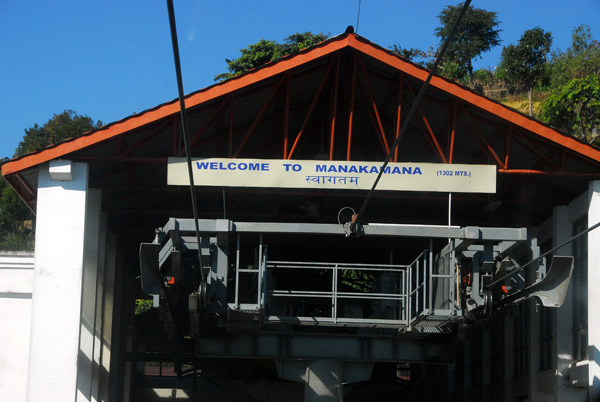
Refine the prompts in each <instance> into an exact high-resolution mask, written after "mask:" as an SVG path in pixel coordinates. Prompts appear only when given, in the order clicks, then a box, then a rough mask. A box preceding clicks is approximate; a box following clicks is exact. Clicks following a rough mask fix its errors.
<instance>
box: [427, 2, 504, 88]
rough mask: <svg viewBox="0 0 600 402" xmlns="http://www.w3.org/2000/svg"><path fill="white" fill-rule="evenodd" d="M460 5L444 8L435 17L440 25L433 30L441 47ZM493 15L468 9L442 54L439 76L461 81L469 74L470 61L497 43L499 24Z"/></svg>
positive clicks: (459, 9)
mask: <svg viewBox="0 0 600 402" xmlns="http://www.w3.org/2000/svg"><path fill="white" fill-rule="evenodd" d="M463 4H464V3H461V4H459V5H457V6H446V8H444V9H443V10H442V12H441V13H440V15H439V16H438V18H439V20H440V23H441V26H439V27H437V28H436V29H435V34H436V36H437V37H439V38H440V43H441V44H443V43H444V42H445V41H446V40H447V39H448V36H449V35H450V32H451V30H452V26H453V25H454V22H455V21H456V20H457V19H458V16H459V15H460V11H461V9H462V7H463ZM497 15H498V13H496V12H493V11H486V10H482V9H480V8H474V7H472V6H469V8H468V10H467V12H466V13H465V15H464V17H463V19H462V21H461V22H460V24H459V26H458V28H457V30H456V33H455V34H454V37H453V38H452V41H451V42H450V43H449V45H448V49H447V50H446V54H445V55H444V59H443V62H442V65H441V72H442V74H443V75H445V76H447V77H448V78H452V79H464V78H465V77H466V76H469V75H471V73H472V72H473V64H472V62H473V59H475V58H477V57H481V53H483V52H487V51H488V50H490V49H491V48H492V47H494V46H497V45H499V44H500V30H499V29H498V25H499V24H500V22H499V21H498V17H497ZM440 47H441V45H440Z"/></svg>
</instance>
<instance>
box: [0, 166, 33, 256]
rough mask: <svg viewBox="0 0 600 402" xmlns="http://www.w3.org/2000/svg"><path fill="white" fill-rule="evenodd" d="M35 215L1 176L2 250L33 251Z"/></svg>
mask: <svg viewBox="0 0 600 402" xmlns="http://www.w3.org/2000/svg"><path fill="white" fill-rule="evenodd" d="M31 225H33V213H32V212H31V211H30V210H29V208H28V207H27V206H26V205H25V203H24V202H23V201H21V199H20V198H19V196H18V195H17V193H16V192H15V191H14V190H13V189H12V187H10V185H9V184H8V183H7V182H6V180H5V179H4V177H2V176H0V250H4V251H7V250H21V251H23V250H26V251H29V250H33V233H32V226H31Z"/></svg>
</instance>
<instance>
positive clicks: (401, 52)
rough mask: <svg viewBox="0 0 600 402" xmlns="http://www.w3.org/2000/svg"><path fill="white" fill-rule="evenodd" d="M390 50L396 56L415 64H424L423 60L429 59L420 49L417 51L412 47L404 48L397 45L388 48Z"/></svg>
mask: <svg viewBox="0 0 600 402" xmlns="http://www.w3.org/2000/svg"><path fill="white" fill-rule="evenodd" d="M390 50H391V51H392V52H393V53H396V54H397V55H398V56H402V57H404V58H406V59H408V60H410V61H413V62H415V63H419V64H424V62H425V60H427V58H428V57H429V56H428V54H427V53H426V52H424V51H422V50H421V49H417V48H414V47H411V48H405V47H402V46H400V45H398V44H394V45H392V46H390Z"/></svg>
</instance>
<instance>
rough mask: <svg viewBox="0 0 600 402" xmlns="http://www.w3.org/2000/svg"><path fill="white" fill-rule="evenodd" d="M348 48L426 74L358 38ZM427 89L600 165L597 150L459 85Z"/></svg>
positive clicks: (439, 80) (437, 81)
mask: <svg viewBox="0 0 600 402" xmlns="http://www.w3.org/2000/svg"><path fill="white" fill-rule="evenodd" d="M349 45H350V46H352V47H353V48H355V49H356V50H358V51H360V52H362V53H364V54H367V55H369V56H371V57H373V58H375V59H377V60H379V61H381V62H383V63H385V64H388V65H389V66H391V67H394V68H396V69H398V70H400V71H403V72H405V73H407V74H409V75H412V76H414V77H416V78H419V79H421V80H423V81H425V80H426V79H427V75H428V73H429V72H428V71H427V70H425V69H423V68H420V67H419V66H418V65H415V64H413V63H411V62H409V61H405V60H404V59H402V58H401V57H399V56H397V55H395V54H393V53H391V52H389V51H387V50H385V49H383V48H380V47H379V46H377V45H375V44H373V43H371V42H369V41H366V40H365V39H363V38H361V37H351V38H350V40H349ZM430 85H431V86H433V87H435V88H438V89H440V90H442V91H444V92H447V93H449V94H451V95H454V96H455V97H457V98H460V99H462V100H464V101H466V102H468V103H470V104H472V105H474V106H476V107H478V108H480V109H482V110H485V111H487V112H489V113H492V114H494V115H496V116H498V117H500V118H502V119H504V120H507V121H509V122H511V123H512V124H515V125H516V126H519V127H522V128H524V129H526V130H528V131H531V132H533V133H535V134H538V135H540V136H542V137H544V138H546V139H548V140H550V141H552V142H555V143H557V144H559V145H562V146H564V147H566V148H569V149H570V150H572V151H574V152H577V153H579V154H581V155H583V156H586V157H588V158H590V159H593V160H595V161H598V162H600V150H598V149H596V148H595V147H592V146H590V145H588V144H586V143H584V142H582V141H580V140H578V139H576V138H573V137H571V136H569V135H566V134H562V133H560V132H558V131H556V130H555V129H553V128H551V127H549V126H546V125H545V124H543V123H541V122H539V121H537V120H535V119H533V118H530V117H529V116H525V115H523V114H521V113H520V112H517V111H516V110H513V109H511V108H509V107H507V106H504V105H502V104H501V103H498V102H496V101H493V100H491V99H488V98H486V97H484V96H482V95H479V94H477V93H475V92H473V91H472V90H471V89H469V88H466V87H463V86H462V85H460V84H457V83H455V82H453V81H449V80H447V79H445V78H443V77H440V76H433V77H432V79H431V82H430Z"/></svg>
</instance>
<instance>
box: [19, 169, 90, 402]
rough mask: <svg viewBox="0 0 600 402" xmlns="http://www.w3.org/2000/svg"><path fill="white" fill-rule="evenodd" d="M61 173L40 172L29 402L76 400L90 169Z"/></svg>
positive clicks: (28, 382)
mask: <svg viewBox="0 0 600 402" xmlns="http://www.w3.org/2000/svg"><path fill="white" fill-rule="evenodd" d="M60 162H63V161H60ZM50 164H53V163H52V162H51V163H50ZM65 166H66V168H65ZM62 168H63V169H62V173H64V172H65V170H68V174H63V175H58V176H57V175H54V174H52V175H51V172H50V168H49V164H43V165H40V166H39V176H38V197H37V226H36V250H35V269H34V280H33V301H32V322H31V341H30V353H29V367H28V378H27V401H29V402H38V401H57V402H58V401H60V402H71V401H75V399H76V386H77V362H78V354H79V335H80V326H81V297H82V291H81V288H82V279H83V257H84V239H85V226H86V201H87V193H88V167H87V165H86V164H83V163H72V164H68V163H67V164H63V165H62ZM59 170H60V169H59Z"/></svg>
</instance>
